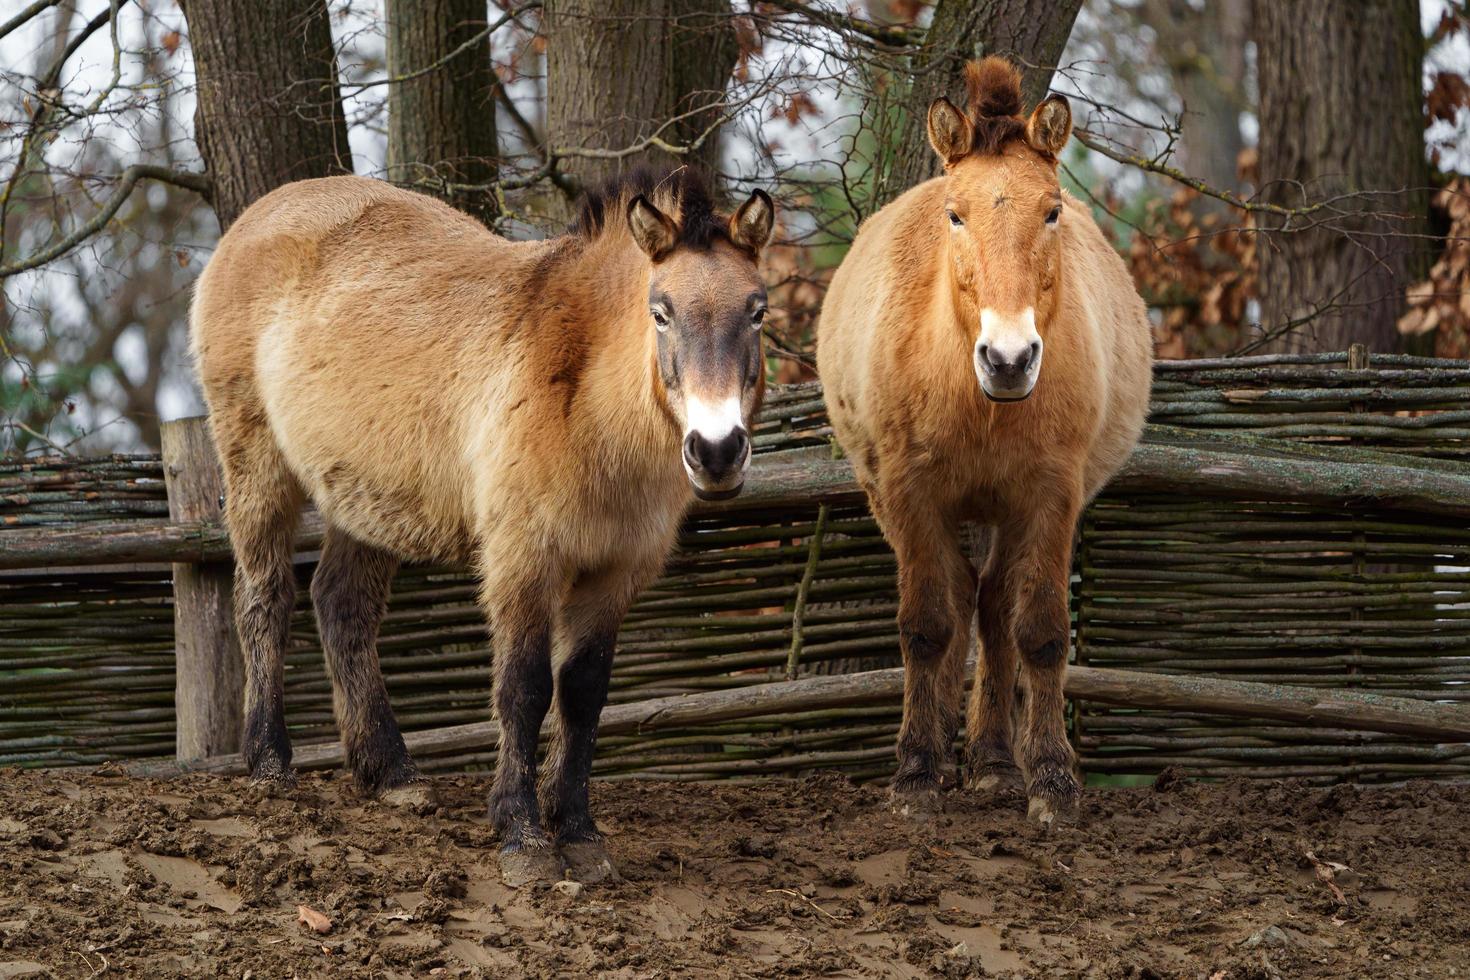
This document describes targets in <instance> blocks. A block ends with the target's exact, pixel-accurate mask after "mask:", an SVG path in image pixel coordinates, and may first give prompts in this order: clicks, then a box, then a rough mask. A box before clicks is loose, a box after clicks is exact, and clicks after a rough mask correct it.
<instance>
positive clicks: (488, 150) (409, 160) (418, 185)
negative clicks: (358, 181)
mask: <svg viewBox="0 0 1470 980" xmlns="http://www.w3.org/2000/svg"><path fill="white" fill-rule="evenodd" d="M485 11H486V8H485V0H389V3H388V9H387V18H386V19H387V35H388V37H387V51H388V77H389V78H403V77H404V76H407V75H413V73H415V72H423V74H417V75H413V77H410V78H405V79H404V80H403V81H397V82H392V83H391V84H390V85H389V87H388V179H389V180H391V181H394V182H395V183H400V184H404V185H407V186H411V187H414V188H415V189H416V190H422V191H426V192H428V193H432V194H435V195H437V196H438V197H440V198H442V199H443V200H445V201H447V202H449V203H450V204H452V205H454V206H455V207H457V208H460V209H461V210H463V211H466V212H468V213H470V214H472V215H474V216H475V217H476V218H479V219H480V220H481V221H483V222H485V223H486V224H489V223H490V222H492V221H494V219H495V217H496V215H497V214H499V212H500V208H499V202H498V199H497V198H496V196H495V194H494V192H493V191H492V190H489V189H486V190H475V191H464V190H453V189H451V188H449V187H448V186H446V185H448V184H486V183H489V182H491V181H493V180H494V179H495V177H496V173H497V167H496V157H497V156H498V151H497V146H496V140H495V72H494V68H493V66H492V65H491V62H490V37H489V35H488V34H487V35H486V36H485V37H483V38H481V39H480V40H479V41H478V42H476V43H474V44H472V45H470V46H469V47H468V48H466V49H465V50H464V51H462V52H460V53H458V54H455V55H454V56H453V57H452V58H451V57H450V56H451V54H453V53H454V52H455V51H456V49H458V48H459V47H460V46H461V45H463V44H465V43H466V42H469V41H471V40H472V39H473V38H474V37H475V35H476V34H478V33H480V32H482V31H484V29H485V26H486V22H485ZM431 66H434V67H433V69H432V70H429V71H425V69H429V68H430V67H431Z"/></svg>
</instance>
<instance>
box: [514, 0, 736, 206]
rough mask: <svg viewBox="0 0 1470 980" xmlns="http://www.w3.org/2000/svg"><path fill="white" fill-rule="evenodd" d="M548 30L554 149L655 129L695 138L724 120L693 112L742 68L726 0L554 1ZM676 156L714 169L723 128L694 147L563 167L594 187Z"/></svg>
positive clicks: (621, 141) (626, 138)
mask: <svg viewBox="0 0 1470 980" xmlns="http://www.w3.org/2000/svg"><path fill="white" fill-rule="evenodd" d="M543 29H544V31H545V34H546V40H547V48H546V133H547V143H548V145H549V146H550V147H551V149H552V150H559V149H565V148H572V147H576V148H595V149H603V150H621V149H624V148H626V147H630V146H632V145H634V144H636V143H638V142H639V141H641V140H643V139H646V138H648V137H649V136H652V135H654V134H655V133H658V134H659V135H660V136H661V137H662V138H663V139H664V140H666V141H667V142H669V143H671V144H674V145H688V144H689V143H691V142H693V141H694V140H696V139H699V138H700V137H701V136H705V134H706V132H707V131H708V130H709V129H710V128H711V127H712V126H713V125H715V124H716V123H717V122H718V120H719V117H720V115H721V113H720V110H719V109H718V108H715V109H704V110H703V111H693V110H698V109H700V108H701V107H704V106H711V105H715V104H717V103H718V102H719V101H720V95H721V93H723V92H724V89H725V83H726V81H728V80H729V77H730V72H731V71H732V70H733V68H734V66H735V59H736V54H737V51H736V46H735V37H734V24H733V21H732V13H731V9H730V5H729V4H728V2H726V0H547V3H546V6H545V10H544V19H543ZM681 116H682V117H683V118H680V119H678V120H677V121H676V122H674V123H673V124H672V125H669V126H667V127H665V128H663V129H662V130H661V129H660V127H664V124H665V123H668V122H669V121H670V120H673V119H675V118H676V117H681ZM675 159H677V160H680V161H684V162H693V163H701V164H703V165H705V166H707V167H713V166H714V165H715V164H716V163H717V162H718V159H719V141H718V139H717V138H716V134H713V133H710V134H709V135H708V136H706V138H705V140H704V143H703V144H702V145H701V148H700V150H699V151H698V152H697V153H694V154H688V155H680V156H678V157H674V156H671V155H669V154H667V153H665V152H663V151H661V150H659V149H656V148H649V149H646V150H644V151H642V152H639V153H634V154H628V155H625V156H620V157H616V158H589V157H574V158H569V159H566V160H564V161H563V166H562V169H563V170H564V171H566V172H568V173H570V174H573V175H575V176H576V178H577V179H578V180H579V181H581V182H582V183H583V184H591V183H596V182H597V181H600V180H603V179H605V178H607V177H610V176H613V175H615V174H618V173H620V172H622V171H623V170H626V169H628V168H629V167H632V166H635V165H637V164H640V163H648V162H653V161H663V162H669V161H672V160H675Z"/></svg>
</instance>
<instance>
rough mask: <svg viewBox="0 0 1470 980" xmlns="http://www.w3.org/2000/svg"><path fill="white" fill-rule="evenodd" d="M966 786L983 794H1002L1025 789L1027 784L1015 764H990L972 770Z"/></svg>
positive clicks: (966, 780)
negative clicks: (1006, 791)
mask: <svg viewBox="0 0 1470 980" xmlns="http://www.w3.org/2000/svg"><path fill="white" fill-rule="evenodd" d="M965 786H966V788H968V789H972V790H978V791H980V792H982V793H1000V792H1003V791H1005V790H1010V789H1014V790H1021V789H1025V787H1026V782H1025V780H1023V779H1022V778H1021V770H1020V769H1017V768H1016V766H1015V765H1014V764H1013V763H1008V762H990V763H986V764H984V765H982V766H978V767H974V768H972V769H971V770H970V773H969V776H968V777H966V779H965Z"/></svg>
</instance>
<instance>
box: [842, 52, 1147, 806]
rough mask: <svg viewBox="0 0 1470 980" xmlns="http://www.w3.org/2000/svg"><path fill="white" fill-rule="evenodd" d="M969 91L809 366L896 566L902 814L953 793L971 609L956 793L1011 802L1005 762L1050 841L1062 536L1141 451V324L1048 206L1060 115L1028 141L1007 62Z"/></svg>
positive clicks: (1057, 200)
mask: <svg viewBox="0 0 1470 980" xmlns="http://www.w3.org/2000/svg"><path fill="white" fill-rule="evenodd" d="M966 78H967V82H968V88H969V103H970V111H969V114H966V113H964V112H961V111H960V110H959V109H957V108H956V107H955V106H954V105H953V104H952V103H951V102H949V100H947V99H943V98H941V99H937V100H936V101H935V102H934V103H933V104H932V105H931V106H930V107H929V117H928V129H929V140H930V142H931V143H932V144H933V146H934V149H935V151H936V152H937V153H938V154H939V156H940V158H941V159H942V160H943V161H944V175H943V176H941V177H937V178H935V179H933V180H930V181H928V182H926V183H924V184H920V185H919V186H918V187H915V188H913V189H911V190H909V191H908V192H907V193H905V194H904V195H903V196H901V197H899V198H898V199H897V200H895V201H894V202H893V203H891V204H889V205H888V206H887V207H885V208H884V209H883V210H882V211H880V212H878V213H877V214H876V215H874V216H873V217H872V218H871V219H870V220H868V221H867V222H866V223H865V224H864V225H863V226H862V228H861V230H860V231H859V233H858V235H857V238H856V240H855V241H854V242H853V244H852V249H851V250H850V251H849V252H848V254H847V257H846V259H845V260H844V261H843V263H842V266H841V267H840V268H839V269H838V271H837V274H836V276H835V277H834V278H833V280H832V286H831V288H830V289H829V291H828V293H827V299H826V302H825V304H824V306H823V310H822V317H821V323H820V325H819V327H818V331H817V344H818V367H819V369H820V373H821V376H822V380H823V383H824V384H825V385H826V395H827V405H828V409H829V410H830V412H831V416H832V423H833V427H834V428H835V430H836V432H837V436H838V438H839V440H840V441H841V443H842V445H843V447H844V448H845V449H846V450H847V453H848V455H849V456H850V457H851V458H852V461H853V465H854V467H855V468H856V470H857V474H858V479H859V480H860V482H861V483H862V486H863V488H864V490H865V491H866V492H867V495H868V500H869V503H870V504H871V506H872V509H873V513H874V514H875V515H876V516H877V518H878V521H879V522H880V524H881V525H882V528H883V532H884V535H885V536H886V537H887V539H888V541H889V543H890V544H891V545H892V546H893V550H894V551H895V552H896V554H897V556H898V566H899V591H900V600H899V612H898V626H899V632H900V644H901V647H902V651H903V658H904V667H905V687H904V718H903V725H902V728H901V730H900V732H899V739H898V758H899V768H898V772H897V774H896V776H895V777H894V784H893V790H894V794H895V803H896V804H897V805H899V806H900V807H907V806H910V805H918V806H928V805H933V804H934V803H935V802H936V801H937V793H936V791H937V789H938V788H939V787H940V786H941V785H942V784H943V783H944V782H945V780H946V777H947V776H948V775H949V772H948V770H949V766H950V764H951V763H950V759H951V754H952V746H953V744H954V737H955V734H956V731H957V729H958V726H959V709H960V700H961V695H962V692H963V687H962V682H963V664H964V661H965V656H966V653H967V651H968V649H969V647H970V645H971V642H972V641H971V632H970V630H971V623H972V618H973V617H974V616H975V614H976V611H977V606H978V613H979V637H980V644H981V648H982V653H981V656H980V661H979V663H980V665H979V668H978V673H977V677H976V684H975V689H974V692H973V695H972V698H971V701H970V711H969V725H968V737H967V740H966V742H967V745H966V762H967V765H968V773H969V781H970V784H971V785H974V786H979V787H984V788H989V787H992V786H994V785H997V784H998V783H999V782H1001V781H1002V780H1005V779H1008V778H1009V779H1014V778H1015V777H1016V774H1017V770H1016V760H1017V758H1019V761H1020V764H1021V768H1022V770H1024V774H1025V777H1026V785H1027V791H1028V793H1029V796H1030V800H1031V806H1030V811H1031V815H1032V817H1033V818H1035V819H1037V820H1040V821H1041V822H1042V823H1044V824H1049V823H1051V821H1052V820H1053V819H1054V818H1055V816H1056V814H1057V813H1058V812H1060V811H1063V810H1065V809H1067V808H1069V807H1070V806H1071V805H1072V804H1073V803H1074V802H1075V800H1076V797H1077V793H1078V788H1077V779H1076V774H1075V771H1074V770H1075V758H1074V756H1073V753H1072V749H1071V746H1070V745H1069V744H1068V742H1067V738H1066V730H1065V727H1064V724H1063V697H1062V680H1063V672H1064V671H1065V669H1066V662H1067V648H1068V634H1069V617H1068V607H1067V592H1068V578H1069V575H1070V569H1071V555H1072V541H1073V534H1074V530H1075V527H1076V524H1077V519H1078V515H1079V514H1080V512H1081V510H1082V508H1083V506H1084V505H1085V504H1086V503H1087V502H1088V501H1089V500H1091V498H1092V497H1093V496H1094V495H1096V493H1097V492H1098V490H1099V489H1100V488H1101V487H1102V486H1103V484H1104V483H1106V482H1107V481H1108V479H1109V478H1110V477H1111V476H1112V474H1113V473H1114V472H1116V471H1117V469H1118V467H1119V466H1121V465H1122V463H1123V460H1124V459H1125V458H1126V456H1127V455H1128V453H1129V451H1130V449H1131V448H1132V446H1133V445H1134V443H1135V442H1136V441H1137V439H1138V435H1139V432H1140V430H1141V428H1142V425H1143V419H1144V414H1145V410H1146V408H1147V403H1148V392H1149V378H1150V359H1151V345H1150V334H1149V325H1148V320H1147V317H1146V313H1145V310H1144V305H1143V303H1142V301H1141V300H1140V299H1139V297H1138V294H1137V292H1136V291H1135V290H1134V288H1133V284H1132V282H1131V280H1130V279H1129V277H1128V272H1127V270H1126V269H1125V268H1124V266H1123V262H1122V260H1121V259H1119V257H1118V255H1117V253H1116V252H1114V251H1113V249H1112V248H1111V247H1110V246H1109V244H1108V243H1107V241H1106V240H1105V239H1104V238H1103V236H1102V233H1101V232H1100V231H1099V230H1098V228H1097V225H1096V224H1094V223H1093V220H1092V217H1091V216H1090V215H1089V214H1088V211H1087V208H1086V207H1083V206H1080V205H1078V204H1077V202H1076V201H1075V200H1073V199H1072V198H1071V197H1070V196H1069V195H1067V194H1065V193H1064V192H1063V191H1062V190H1061V188H1060V186H1059V184H1058V181H1057V155H1058V154H1059V153H1060V152H1061V149H1062V147H1063V146H1064V145H1065V144H1066V142H1067V139H1068V137H1069V136H1070V135H1071V130H1072V117H1071V111H1070V110H1069V108H1068V106H1067V102H1066V100H1065V99H1063V98H1061V97H1060V96H1055V95H1054V96H1051V97H1050V98H1048V99H1047V100H1046V101H1044V102H1042V103H1041V104H1040V105H1039V106H1037V107H1036V110H1035V111H1034V112H1032V113H1031V115H1030V117H1029V118H1026V119H1023V118H1022V117H1021V116H1020V111H1021V97H1020V78H1019V75H1018V73H1017V72H1016V70H1015V69H1014V68H1013V67H1012V66H1011V65H1010V63H1009V62H1007V61H1005V60H1004V59H1001V58H987V59H985V60H984V61H982V62H978V63H971V64H970V65H969V66H968V68H967V72H966ZM1043 356H1044V359H1045V366H1044V367H1043ZM977 382H978V383H977ZM967 521H976V522H978V523H980V524H982V525H988V526H989V527H990V531H989V533H988V537H989V539H990V549H989V556H988V560H987V561H986V563H985V565H984V568H983V570H982V571H981V572H980V573H979V575H978V576H977V575H976V572H975V569H974V567H973V566H972V565H971V563H970V561H969V559H968V558H967V556H966V555H965V553H964V550H963V548H962V546H961V544H960V529H961V525H962V524H963V523H965V522H967ZM977 586H978V588H977ZM1018 660H1019V663H1020V667H1021V676H1022V681H1023V685H1024V687H1023V690H1024V694H1025V697H1024V712H1023V719H1022V721H1021V729H1022V730H1021V736H1020V739H1019V744H1018V746H1017V748H1018V750H1019V751H1018V752H1017V753H1016V754H1014V755H1013V753H1012V726H1013V722H1012V713H1013V708H1014V706H1015V688H1016V679H1017V663H1018Z"/></svg>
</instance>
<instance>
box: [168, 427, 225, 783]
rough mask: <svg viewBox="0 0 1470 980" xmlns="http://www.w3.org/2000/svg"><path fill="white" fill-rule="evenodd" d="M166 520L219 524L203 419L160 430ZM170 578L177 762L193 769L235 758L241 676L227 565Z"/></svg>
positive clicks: (202, 566)
mask: <svg viewBox="0 0 1470 980" xmlns="http://www.w3.org/2000/svg"><path fill="white" fill-rule="evenodd" d="M163 474H164V483H165V485H166V487H167V489H168V516H169V519H170V520H174V521H218V520H220V518H221V506H220V504H221V500H222V497H223V494H224V480H223V479H222V477H221V476H220V469H219V460H218V459H217V458H216V456H215V452H214V440H213V439H211V438H210V435H209V426H208V425H207V424H206V423H205V420H204V419H203V418H187V419H178V420H177V421H174V422H165V423H163ZM173 577H174V661H175V670H176V678H177V679H176V680H175V682H174V715H175V721H174V731H175V740H174V745H175V754H176V755H177V757H178V758H179V760H180V761H185V762H193V761H196V760H199V759H203V758H207V757H209V756H215V755H225V754H228V753H231V752H238V751H239V750H240V726H241V705H242V700H243V698H244V689H245V687H244V685H245V669H244V664H243V663H242V661H241V659H240V647H239V641H238V640H237V638H236V636H235V626H234V617H233V614H232V608H231V601H230V594H231V589H232V586H233V579H234V570H233V565H232V564H231V563H230V562H227V561H226V562H201V563H198V564H194V563H176V564H175V565H174V566H173Z"/></svg>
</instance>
